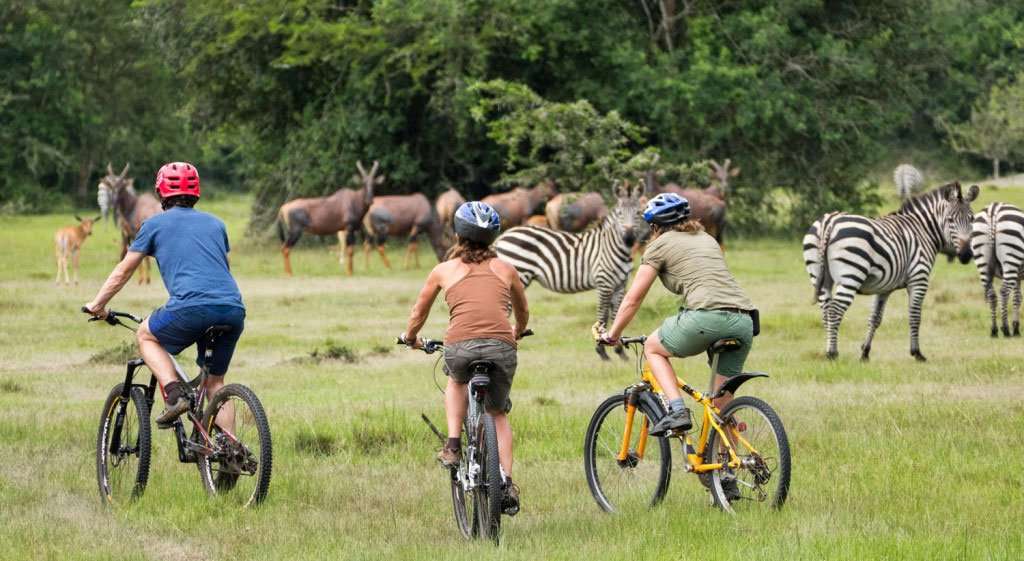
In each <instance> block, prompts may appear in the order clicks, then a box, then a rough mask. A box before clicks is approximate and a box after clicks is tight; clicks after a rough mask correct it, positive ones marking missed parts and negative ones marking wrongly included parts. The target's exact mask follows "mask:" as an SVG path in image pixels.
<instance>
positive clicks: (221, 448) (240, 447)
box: [82, 308, 273, 507]
mask: <svg viewBox="0 0 1024 561" xmlns="http://www.w3.org/2000/svg"><path fill="white" fill-rule="evenodd" d="M82 311H83V312H86V313H89V311H88V310H87V309H85V308H83V309H82ZM122 318H123V319H127V320H129V321H131V322H134V323H135V324H140V323H142V318H139V317H136V316H133V315H131V314H127V313H123V312H115V311H110V312H108V314H107V317H106V318H104V319H103V320H100V318H95V317H93V318H90V319H89V321H106V322H107V323H108V324H110V325H115V326H117V325H119V326H121V327H124V328H126V329H129V330H131V331H135V328H134V327H131V326H129V325H127V324H125V323H123V322H122V321H121V319H122ZM231 329H232V328H231V326H226V325H225V326H217V325H215V326H213V327H211V328H209V329H208V330H207V331H206V334H205V335H204V340H205V344H206V347H205V349H206V352H205V354H204V356H203V364H202V365H201V367H200V372H199V376H198V377H196V378H195V379H194V380H190V379H189V377H188V375H186V374H185V372H184V371H183V370H182V368H181V366H180V365H179V364H178V362H177V360H175V359H174V357H173V356H172V357H171V360H172V361H173V362H174V369H175V371H176V372H177V375H178V379H179V380H180V381H181V382H183V383H185V384H186V385H187V387H188V388H189V400H190V401H191V407H190V408H189V410H188V411H187V412H186V413H185V414H184V415H183V416H182V417H179V418H178V419H176V420H175V421H174V423H173V424H172V425H171V429H173V432H174V438H175V442H176V444H177V449H178V461H180V462H182V463H194V464H196V467H197V468H198V469H199V477H200V480H201V481H202V484H203V489H205V490H206V492H207V493H208V494H209V495H219V496H222V497H224V500H226V501H228V502H229V503H236V504H239V505H240V506H243V507H244V506H249V505H255V504H259V503H260V502H262V501H263V500H264V499H265V498H266V496H267V491H268V489H269V488H270V476H271V470H272V463H273V449H272V446H271V440H270V424H269V423H268V421H267V415H266V413H265V412H264V410H263V405H262V404H261V403H260V400H259V398H257V397H256V394H255V393H253V391H252V390H250V389H249V388H247V387H245V386H243V385H241V384H228V385H225V386H224V387H223V388H221V389H220V390H219V391H218V392H217V394H216V395H214V396H213V397H212V399H210V397H209V396H208V395H206V386H205V384H204V383H203V382H204V381H205V380H206V377H207V376H208V375H209V369H210V365H211V364H212V361H213V346H214V343H215V342H216V341H217V338H218V337H220V336H222V335H224V334H225V333H227V332H228V331H230V330H231ZM142 366H145V362H143V360H142V359H140V358H136V359H132V360H129V361H128V364H127V371H126V373H125V377H124V381H123V382H122V383H120V384H117V385H116V386H114V387H113V389H111V390H110V394H109V395H108V396H107V401H106V403H104V404H103V414H102V416H101V417H100V427H99V434H98V436H97V439H96V477H97V480H98V482H99V490H100V497H101V498H102V500H103V501H104V502H105V503H107V504H116V503H119V502H123V501H128V500H133V499H137V498H139V497H141V496H142V494H143V492H144V491H145V490H146V483H147V481H148V479H149V469H150V459H151V452H152V449H151V444H152V427H151V426H150V422H149V415H150V411H151V410H152V408H153V402H154V396H155V394H156V389H157V379H156V377H155V376H152V375H150V379H149V383H148V384H136V383H134V381H133V380H134V377H135V373H136V371H137V370H138V369H139V368H140V367H142ZM207 401H209V403H207ZM182 418H184V419H186V420H187V421H188V423H189V424H190V426H191V433H189V434H187V435H186V429H185V424H184V422H183V421H182Z"/></svg>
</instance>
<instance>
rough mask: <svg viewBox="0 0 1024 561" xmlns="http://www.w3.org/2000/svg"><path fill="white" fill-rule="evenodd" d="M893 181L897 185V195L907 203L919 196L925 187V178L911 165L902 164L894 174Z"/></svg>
mask: <svg viewBox="0 0 1024 561" xmlns="http://www.w3.org/2000/svg"><path fill="white" fill-rule="evenodd" d="M892 180H893V182H894V183H896V194H898V195H899V197H900V201H906V200H907V199H909V198H910V197H912V196H914V195H916V194H918V193H919V192H920V190H921V187H922V186H923V185H924V176H923V175H921V172H920V171H919V170H918V169H917V168H915V167H914V166H912V165H910V164H900V165H898V166H896V169H895V170H894V171H893V172H892Z"/></svg>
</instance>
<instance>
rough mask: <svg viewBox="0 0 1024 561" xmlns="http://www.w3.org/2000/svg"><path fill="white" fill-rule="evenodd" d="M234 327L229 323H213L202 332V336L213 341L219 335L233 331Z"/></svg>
mask: <svg viewBox="0 0 1024 561" xmlns="http://www.w3.org/2000/svg"><path fill="white" fill-rule="evenodd" d="M234 329H235V328H234V327H232V326H230V325H214V326H211V327H209V328H207V330H206V333H204V334H203V337H205V338H206V340H207V341H213V340H215V339H217V337H220V336H221V335H224V334H226V333H231V332H232V331H234Z"/></svg>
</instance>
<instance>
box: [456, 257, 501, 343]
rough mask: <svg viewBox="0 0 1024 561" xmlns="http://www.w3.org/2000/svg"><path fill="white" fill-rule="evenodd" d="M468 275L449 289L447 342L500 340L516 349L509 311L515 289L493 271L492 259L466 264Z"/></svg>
mask: <svg viewBox="0 0 1024 561" xmlns="http://www.w3.org/2000/svg"><path fill="white" fill-rule="evenodd" d="M467 265H468V266H469V273H468V274H467V275H466V276H464V277H462V278H461V279H459V280H458V281H456V282H455V284H453V285H451V286H449V287H448V290H446V291H445V293H444V300H445V302H447V303H448V331H447V332H446V333H445V336H444V343H445V344H446V345H450V344H452V343H458V342H459V341H465V340H467V339H498V340H501V341H505V342H506V343H508V344H510V345H512V346H515V344H516V338H515V336H514V335H513V333H512V324H511V323H510V322H509V320H508V312H509V310H510V309H511V308H512V290H511V289H510V288H509V285H508V283H506V282H505V281H504V280H502V279H501V278H500V277H498V275H496V274H494V271H492V270H491V265H490V260H488V261H484V262H483V263H467Z"/></svg>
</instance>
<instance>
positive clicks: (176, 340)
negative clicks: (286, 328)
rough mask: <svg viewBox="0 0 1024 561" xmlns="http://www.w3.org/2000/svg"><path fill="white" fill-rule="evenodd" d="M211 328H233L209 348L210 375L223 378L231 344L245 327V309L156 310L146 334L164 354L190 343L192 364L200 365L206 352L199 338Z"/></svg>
mask: <svg viewBox="0 0 1024 561" xmlns="http://www.w3.org/2000/svg"><path fill="white" fill-rule="evenodd" d="M214 325H230V326H231V327H233V328H234V329H232V330H231V331H230V332H228V333H225V334H223V335H221V336H220V337H218V338H217V342H216V344H214V347H213V364H212V365H211V366H210V374H212V375H214V376H223V375H225V374H227V372H228V365H229V364H231V356H232V355H234V354H235V345H236V344H237V343H238V338H239V337H241V336H242V330H243V329H244V328H245V309H244V308H239V307H237V306H223V305H218V306H191V307H188V308H179V309H177V310H171V311H168V310H165V309H164V308H157V309H156V310H154V311H153V313H152V314H150V316H149V331H150V333H152V334H153V335H154V336H155V337H156V340H157V341H159V342H160V345H161V346H162V347H163V348H164V350H166V351H167V352H168V353H170V354H172V355H177V354H178V353H180V352H181V351H183V350H185V348H187V347H189V346H191V345H192V344H193V343H195V344H196V345H197V349H198V355H197V356H196V364H198V365H199V366H202V365H203V354H204V353H205V352H206V345H205V344H204V343H205V342H204V338H203V335H204V334H205V333H206V330H207V329H209V328H210V327H213V326H214Z"/></svg>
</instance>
